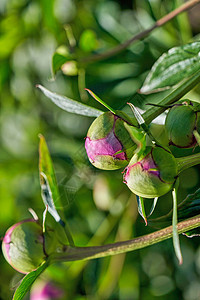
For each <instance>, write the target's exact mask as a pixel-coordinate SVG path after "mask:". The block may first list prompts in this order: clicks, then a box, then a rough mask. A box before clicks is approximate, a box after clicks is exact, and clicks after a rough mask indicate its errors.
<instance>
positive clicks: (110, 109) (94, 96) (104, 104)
mask: <svg viewBox="0 0 200 300" xmlns="http://www.w3.org/2000/svg"><path fill="white" fill-rule="evenodd" d="M85 90H86V91H87V92H88V93H89V94H90V95H91V96H92V97H93V98H94V99H95V100H96V101H98V102H99V103H101V105H103V106H104V107H106V108H107V109H108V110H109V111H111V112H112V113H113V114H116V112H115V110H114V109H113V108H112V107H110V106H109V105H108V104H107V103H105V102H104V101H103V100H102V99H100V98H99V97H98V96H97V95H96V94H95V93H93V92H92V91H91V90H89V89H85Z"/></svg>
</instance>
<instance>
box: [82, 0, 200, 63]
mask: <svg viewBox="0 0 200 300" xmlns="http://www.w3.org/2000/svg"><path fill="white" fill-rule="evenodd" d="M198 3H200V0H190V1H188V2H186V3H184V4H183V5H181V6H180V7H178V8H176V9H175V10H173V11H172V12H170V13H169V14H167V15H166V16H164V17H162V18H161V19H160V20H158V21H157V22H155V24H154V25H153V26H151V27H150V28H148V29H145V30H144V31H142V32H140V33H138V34H136V35H135V36H134V37H132V38H131V39H129V40H127V41H125V42H124V43H122V44H119V45H117V46H116V47H114V48H112V49H110V50H108V51H105V52H104V53H99V54H94V55H91V56H88V57H84V58H82V59H80V62H81V63H93V62H96V61H100V60H104V59H106V58H109V57H111V56H114V55H117V54H118V53H120V52H121V51H123V50H125V49H126V48H127V47H128V46H130V45H131V44H132V43H133V42H135V41H137V40H140V39H143V38H144V37H146V36H147V35H148V34H149V33H151V32H152V31H153V30H154V29H156V28H158V27H161V26H162V25H164V24H166V23H167V22H169V21H170V20H172V19H173V18H174V17H176V16H177V15H179V14H180V13H182V12H184V11H186V10H189V9H190V8H192V7H193V6H195V5H196V4H198Z"/></svg>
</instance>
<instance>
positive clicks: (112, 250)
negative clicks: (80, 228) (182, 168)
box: [50, 215, 200, 263]
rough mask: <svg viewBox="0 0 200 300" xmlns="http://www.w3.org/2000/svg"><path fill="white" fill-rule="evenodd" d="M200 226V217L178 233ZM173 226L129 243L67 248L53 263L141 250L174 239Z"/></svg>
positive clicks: (53, 257) (189, 221)
mask: <svg viewBox="0 0 200 300" xmlns="http://www.w3.org/2000/svg"><path fill="white" fill-rule="evenodd" d="M199 226H200V215H198V216H196V217H193V218H191V219H188V220H185V221H182V222H180V223H178V224H177V230H178V233H179V234H180V233H185V232H187V231H189V230H191V229H194V228H197V227H199ZM172 232H173V229H172V226H169V227H166V228H164V229H161V230H158V231H156V232H153V233H150V234H147V235H144V236H141V237H138V238H135V239H131V240H128V241H122V242H117V243H113V244H107V245H103V246H95V247H70V246H69V247H67V248H66V251H65V252H63V253H54V254H53V255H52V257H50V260H51V263H53V262H57V261H75V260H90V259H94V258H100V257H106V256H110V255H116V254H120V253H125V252H129V251H133V250H137V249H141V248H144V247H147V246H150V245H153V244H156V243H158V242H161V241H164V240H166V239H169V238H171V237H172Z"/></svg>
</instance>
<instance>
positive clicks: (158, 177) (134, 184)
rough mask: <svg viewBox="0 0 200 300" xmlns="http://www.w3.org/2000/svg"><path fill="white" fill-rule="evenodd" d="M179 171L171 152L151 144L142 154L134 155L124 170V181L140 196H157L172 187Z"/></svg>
mask: <svg viewBox="0 0 200 300" xmlns="http://www.w3.org/2000/svg"><path fill="white" fill-rule="evenodd" d="M177 173H178V171H177V164H176V160H175V158H174V156H173V155H172V154H171V152H169V151H168V150H166V149H164V148H161V147H159V146H155V147H150V146H149V147H147V148H146V150H145V152H144V153H143V154H142V155H139V154H138V153H136V154H135V155H134V156H133V157H132V159H131V161H130V163H129V165H128V166H127V168H126V169H125V172H124V183H126V184H127V186H128V187H129V189H130V190H131V191H132V192H133V193H135V194H136V195H138V196H141V197H144V198H155V197H160V196H162V195H164V194H166V193H167V192H169V191H170V190H171V189H172V187H173V184H174V182H175V180H176V176H177Z"/></svg>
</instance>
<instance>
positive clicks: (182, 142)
mask: <svg viewBox="0 0 200 300" xmlns="http://www.w3.org/2000/svg"><path fill="white" fill-rule="evenodd" d="M165 128H166V133H167V136H168V139H169V145H174V146H176V147H179V148H191V147H193V146H195V144H196V139H195V136H194V134H193V132H194V130H197V131H198V132H200V112H197V111H195V109H194V106H193V105H192V104H189V103H187V102H186V101H184V102H183V103H182V104H176V105H174V106H173V107H172V108H171V109H170V110H169V112H168V114H167V117H166V121H165Z"/></svg>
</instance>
